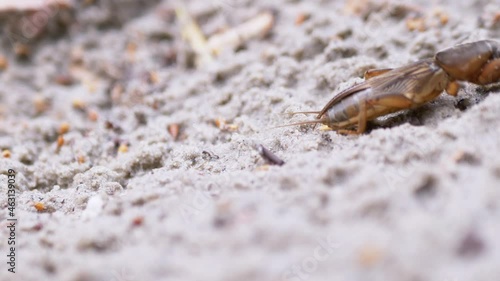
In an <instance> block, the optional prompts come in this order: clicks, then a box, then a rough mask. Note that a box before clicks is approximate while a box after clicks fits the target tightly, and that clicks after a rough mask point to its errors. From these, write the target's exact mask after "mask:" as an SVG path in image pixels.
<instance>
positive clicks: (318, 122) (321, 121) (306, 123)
mask: <svg viewBox="0 0 500 281" xmlns="http://www.w3.org/2000/svg"><path fill="white" fill-rule="evenodd" d="M323 122H324V120H321V119H318V120H310V121H302V122H297V123H291V124H286V125H280V126H275V127H271V128H270V129H277V128H284V127H292V126H300V125H314V127H316V125H318V124H323Z"/></svg>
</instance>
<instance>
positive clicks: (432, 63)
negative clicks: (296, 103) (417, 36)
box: [298, 40, 500, 134]
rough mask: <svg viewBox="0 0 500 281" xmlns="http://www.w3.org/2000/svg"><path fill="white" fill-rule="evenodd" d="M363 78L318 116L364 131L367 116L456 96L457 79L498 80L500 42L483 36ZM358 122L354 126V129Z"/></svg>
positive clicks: (344, 128)
mask: <svg viewBox="0 0 500 281" xmlns="http://www.w3.org/2000/svg"><path fill="white" fill-rule="evenodd" d="M365 79H366V80H365V81H364V82H362V83H360V84H358V85H355V86H353V87H351V88H348V89H346V90H344V91H342V92H340V93H338V94H337V95H335V96H334V97H333V98H332V99H331V100H330V101H329V102H328V103H327V104H326V105H325V106H324V107H323V109H322V110H321V111H318V112H315V113H318V115H317V117H316V118H317V119H318V120H315V121H308V122H302V123H298V124H316V123H322V124H325V125H327V126H328V127H330V128H332V129H333V130H336V131H338V132H341V133H348V134H352V133H354V134H361V133H363V132H364V131H365V128H366V122H367V121H370V120H373V119H375V118H377V117H379V116H383V115H385V114H389V113H393V112H397V111H400V110H404V109H412V108H416V107H419V106H421V105H423V104H425V103H427V102H429V101H432V100H433V99H435V98H436V97H437V96H439V94H441V93H442V92H443V91H444V90H446V92H447V93H448V94H450V95H453V96H455V95H456V94H457V92H458V90H459V84H458V83H457V82H456V81H468V82H471V83H475V84H479V85H485V84H490V83H496V82H499V81H500V44H499V43H498V42H496V41H492V40H483V41H477V42H473V43H467V44H462V45H458V46H456V47H452V48H449V49H446V50H443V51H440V52H438V53H437V54H436V55H435V56H434V58H432V59H425V60H421V61H417V62H415V63H412V64H409V65H406V66H403V67H399V68H395V69H379V70H371V71H368V72H367V73H365ZM353 127H357V129H356V130H352V128H353Z"/></svg>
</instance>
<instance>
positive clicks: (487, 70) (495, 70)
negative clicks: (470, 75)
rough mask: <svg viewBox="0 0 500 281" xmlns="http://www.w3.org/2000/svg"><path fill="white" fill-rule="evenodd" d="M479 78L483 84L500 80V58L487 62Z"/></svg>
mask: <svg viewBox="0 0 500 281" xmlns="http://www.w3.org/2000/svg"><path fill="white" fill-rule="evenodd" d="M477 80H478V82H479V83H480V84H481V85H485V84H490V83H496V82H500V58H499V59H494V60H492V61H491V62H489V63H487V64H486V65H485V66H484V67H483V71H482V72H481V74H480V75H479V77H478V79H477Z"/></svg>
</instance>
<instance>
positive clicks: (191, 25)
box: [175, 3, 214, 66]
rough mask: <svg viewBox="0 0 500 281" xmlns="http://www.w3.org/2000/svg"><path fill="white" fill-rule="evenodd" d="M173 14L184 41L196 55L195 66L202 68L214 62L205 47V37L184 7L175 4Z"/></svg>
mask: <svg viewBox="0 0 500 281" xmlns="http://www.w3.org/2000/svg"><path fill="white" fill-rule="evenodd" d="M175 14H176V15H177V19H178V20H179V24H180V26H181V31H182V36H183V37H184V39H186V40H187V41H188V42H189V44H190V45H191V47H192V48H193V50H194V52H195V53H196V65H197V66H203V65H206V64H208V63H210V62H212V61H213V60H214V58H213V56H212V54H211V52H210V49H209V48H208V46H207V40H206V38H205V35H204V34H203V32H202V31H201V29H200V27H199V25H198V24H197V23H196V21H195V20H194V19H193V18H192V17H191V15H190V14H189V13H188V11H187V9H186V8H185V6H184V5H182V4H180V3H177V4H176V7H175Z"/></svg>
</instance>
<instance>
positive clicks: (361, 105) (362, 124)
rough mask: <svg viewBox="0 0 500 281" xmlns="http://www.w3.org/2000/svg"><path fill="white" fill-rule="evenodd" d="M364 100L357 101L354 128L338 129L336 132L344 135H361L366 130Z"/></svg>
mask: <svg viewBox="0 0 500 281" xmlns="http://www.w3.org/2000/svg"><path fill="white" fill-rule="evenodd" d="M366 122H368V121H367V120H366V101H360V102H359V114H358V126H357V128H356V130H347V129H339V130H337V132H338V133H339V134H344V135H361V134H363V133H364V132H365V131H366Z"/></svg>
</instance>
